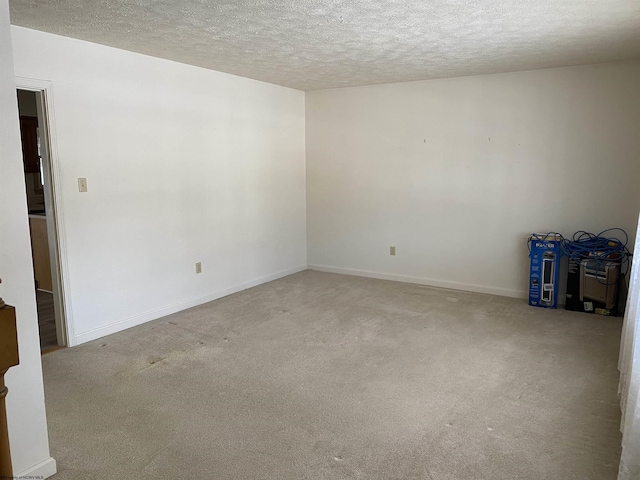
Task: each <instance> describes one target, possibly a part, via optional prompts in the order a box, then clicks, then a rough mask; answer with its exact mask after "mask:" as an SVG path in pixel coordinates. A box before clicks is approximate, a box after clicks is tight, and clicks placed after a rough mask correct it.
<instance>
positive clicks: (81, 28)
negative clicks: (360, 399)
mask: <svg viewBox="0 0 640 480" xmlns="http://www.w3.org/2000/svg"><path fill="white" fill-rule="evenodd" d="M10 6H11V21H12V23H13V24H15V25H20V26H23V27H28V28H33V29H36V30H43V31H47V32H51V33H55V34H59V35H64V36H68V37H73V38H78V39H82V40H87V41H90V42H95V43H100V44H104V45H110V46H113V47H117V48H121V49H125V50H130V51H134V52H139V53H144V54H147V55H152V56H156V57H161V58H166V59H170V60H175V61H178V62H183V63H188V64H192V65H197V66H200V67H205V68H209V69H213V70H218V71H222V72H227V73H233V74H236V75H241V76H244V77H248V78H254V79H257V80H263V81H266V82H271V83H275V84H278V85H284V86H288V87H292V88H297V89H301V90H315V89H322V88H333V87H346V86H357V85H367V84H379V83H390V82H404V81H411V80H423V79H431V78H445V77H456V76H464V75H476V74H484V73H497V72H509V71H519V70H530V69H537V68H549V67H559V66H565V65H578V64H586V63H598V62H606V61H615V60H629V59H634V58H640V1H638V0H607V1H602V0H555V1H553V0H532V1H526V0H496V1H489V0H484V1H482V0H475V1H472V0H430V1H424V0H412V1H406V0H404V1H398V0H342V1H340V0H289V1H282V2H278V1H274V0H253V1H247V0H228V1H220V2H208V1H204V0H199V1H198V0H180V1H178V0H160V1H157V0H122V1H117V2H116V1H112V0H53V1H46V2H43V1H42V0H11V1H10Z"/></svg>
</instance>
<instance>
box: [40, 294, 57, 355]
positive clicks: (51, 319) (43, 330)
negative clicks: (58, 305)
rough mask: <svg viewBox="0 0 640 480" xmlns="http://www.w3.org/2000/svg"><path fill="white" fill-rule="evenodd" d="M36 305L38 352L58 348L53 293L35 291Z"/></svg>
mask: <svg viewBox="0 0 640 480" xmlns="http://www.w3.org/2000/svg"><path fill="white" fill-rule="evenodd" d="M36 300H37V304H38V326H39V327H40V350H42V351H45V350H48V349H50V348H55V347H57V346H58V338H57V336H56V317H55V313H54V308H53V293H49V292H45V291H43V290H36Z"/></svg>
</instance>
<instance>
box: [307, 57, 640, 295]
mask: <svg viewBox="0 0 640 480" xmlns="http://www.w3.org/2000/svg"><path fill="white" fill-rule="evenodd" d="M638 85H640V62H630V63H612V64H601V65H591V66H582V67H570V68H559V69H550V70H538V71H530V72H520V73H509V74H500V75H486V76H476V77H464V78H455V79H446V80H431V81H423V82H412V83H402V84H389V85H380V86H370V87H357V88H343V89H335V90H321V91H313V92H308V93H307V96H306V102H307V107H306V119H307V122H306V132H307V144H306V149H307V221H308V231H307V235H308V261H309V264H310V266H312V267H313V268H324V269H328V270H335V271H339V272H345V273H349V272H354V273H360V274H365V275H373V276H379V277H383V278H395V279H399V280H403V279H404V280H409V281H415V282H418V283H425V284H432V285H439V286H445V287H452V288H460V289H468V290H472V291H480V292H488V293H497V294H503V295H510V296H524V295H525V294H526V291H527V288H528V287H527V269H528V259H527V253H528V252H527V249H526V245H525V240H524V239H525V237H526V235H527V234H528V233H530V232H548V231H550V230H554V231H559V232H561V233H563V234H565V235H571V234H573V233H574V232H575V231H576V230H580V229H585V230H588V231H592V232H596V233H597V232H599V231H601V230H603V229H605V228H608V227H623V228H625V229H626V230H627V231H628V232H629V234H630V235H632V236H633V234H634V232H635V230H636V223H637V218H638V217H637V215H638V208H639V206H640V189H639V188H638V185H639V184H640V130H639V128H640V89H639V88H638ZM391 245H395V246H396V247H397V256H395V257H391V256H389V246H391ZM631 245H633V238H631Z"/></svg>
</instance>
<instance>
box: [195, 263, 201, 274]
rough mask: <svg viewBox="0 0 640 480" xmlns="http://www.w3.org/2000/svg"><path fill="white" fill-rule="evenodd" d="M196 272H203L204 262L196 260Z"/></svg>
mask: <svg viewBox="0 0 640 480" xmlns="http://www.w3.org/2000/svg"><path fill="white" fill-rule="evenodd" d="M196 273H202V262H196Z"/></svg>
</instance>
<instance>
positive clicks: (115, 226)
mask: <svg viewBox="0 0 640 480" xmlns="http://www.w3.org/2000/svg"><path fill="white" fill-rule="evenodd" d="M11 32H12V37H13V47H14V59H15V60H14V61H15V73H16V75H17V76H19V77H29V78H35V79H40V80H47V81H50V82H51V83H52V85H53V100H54V104H55V105H54V112H53V114H54V117H55V118H54V123H55V138H54V140H55V143H56V145H57V147H56V148H55V150H54V152H53V156H54V161H55V162H56V167H55V168H56V170H57V173H58V178H57V181H58V182H59V183H58V185H57V186H58V187H59V188H58V194H59V195H60V199H59V200H60V203H59V206H60V207H61V210H62V215H61V216H60V218H59V220H60V221H61V222H62V227H63V230H64V237H65V246H64V249H63V252H62V253H63V254H64V256H65V257H66V264H64V265H63V269H64V271H65V272H66V282H67V300H68V303H67V309H68V316H69V317H70V319H71V321H72V323H73V328H74V332H75V341H77V342H84V341H87V340H91V339H93V338H97V337H100V336H103V335H106V334H109V333H112V332H115V331H118V330H121V329H123V328H125V327H128V326H132V325H135V324H138V323H141V322H143V321H147V320H150V319H153V318H157V317H161V316H163V315H166V314H168V313H171V312H173V311H177V310H180V309H183V308H186V307H189V306H192V305H196V304H199V303H203V302H205V301H209V300H212V299H215V298H218V297H220V296H221V295H224V294H228V293H231V292H233V291H237V290H238V289H242V288H245V287H247V286H251V285H253V284H255V283H259V282H262V281H265V280H269V279H272V278H274V277H277V276H279V275H284V274H287V273H291V272H294V271H297V270H299V269H302V268H304V267H305V266H306V231H305V228H306V227H305V161H304V155H305V152H304V142H305V139H304V134H305V132H304V108H305V107H304V100H305V99H304V93H303V92H300V91H297V90H292V89H288V88H284V87H279V86H275V85H271V84H267V83H262V82H258V81H254V80H249V79H244V78H241V77H236V76H233V75H228V74H223V73H218V72H213V71H210V70H205V69H201V68H197V67H192V66H188V65H183V64H179V63H175V62H170V61H167V60H161V59H157V58H152V57H147V56H143V55H139V54H134V53H130V52H126V51H122V50H117V49H114V48H110V47H105V46H100V45H96V44H91V43H87V42H82V41H79V40H74V39H70V38H65V37H60V36H55V35H51V34H47V33H42V32H37V31H34V30H29V29H25V28H20V27H12V29H11ZM16 174H17V173H16ZM78 177H86V178H87V183H88V192H87V193H79V192H78V184H77V179H78ZM198 261H200V262H202V269H203V273H202V274H200V275H196V274H195V262H198Z"/></svg>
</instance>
